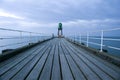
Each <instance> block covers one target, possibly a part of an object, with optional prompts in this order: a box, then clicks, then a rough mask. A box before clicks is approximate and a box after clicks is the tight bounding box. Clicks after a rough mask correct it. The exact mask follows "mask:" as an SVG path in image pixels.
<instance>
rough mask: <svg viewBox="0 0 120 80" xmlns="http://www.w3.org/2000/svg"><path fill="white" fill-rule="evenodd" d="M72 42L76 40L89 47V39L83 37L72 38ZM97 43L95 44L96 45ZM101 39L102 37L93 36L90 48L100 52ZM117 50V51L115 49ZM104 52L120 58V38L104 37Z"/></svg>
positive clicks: (90, 39) (90, 40) (90, 38)
mask: <svg viewBox="0 0 120 80" xmlns="http://www.w3.org/2000/svg"><path fill="white" fill-rule="evenodd" d="M71 39H72V40H76V41H78V42H80V41H81V43H82V44H84V45H86V46H87V38H86V37H82V38H81V39H80V37H76V38H74V37H72V38H71ZM94 43H95V44H94ZM100 44H101V37H100V36H94V38H93V36H91V37H89V39H88V47H90V48H94V49H96V50H100V48H101V46H100ZM114 48H117V49H114ZM103 50H105V51H107V52H106V53H107V54H110V55H112V56H116V57H118V58H120V37H118V36H106V37H105V36H104V38H103Z"/></svg>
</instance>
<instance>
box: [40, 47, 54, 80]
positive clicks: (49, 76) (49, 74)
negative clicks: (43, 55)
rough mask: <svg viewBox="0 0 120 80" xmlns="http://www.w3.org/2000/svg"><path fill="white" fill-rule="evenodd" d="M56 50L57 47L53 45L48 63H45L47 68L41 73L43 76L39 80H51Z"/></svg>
mask: <svg viewBox="0 0 120 80" xmlns="http://www.w3.org/2000/svg"><path fill="white" fill-rule="evenodd" d="M54 48H55V45H53V47H52V49H51V50H50V54H49V56H48V58H47V61H46V63H45V66H44V68H43V70H42V72H41V75H40V78H39V80H42V79H44V80H50V78H51V69H52V64H53V63H52V62H53V61H52V60H53V54H54ZM46 75H47V76H46Z"/></svg>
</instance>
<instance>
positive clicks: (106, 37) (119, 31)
mask: <svg viewBox="0 0 120 80" xmlns="http://www.w3.org/2000/svg"><path fill="white" fill-rule="evenodd" d="M98 33H99V34H98ZM106 33H108V34H106ZM113 33H116V35H112V34H113ZM96 34H97V35H96ZM77 35H79V36H76V35H72V36H69V37H68V38H70V39H71V40H74V41H79V42H80V43H84V42H85V43H86V46H87V47H89V46H90V45H97V46H99V50H100V52H103V49H104V48H103V47H107V48H110V49H114V50H118V52H120V28H115V29H108V30H99V31H91V32H86V33H83V34H80V33H78V34H77ZM85 35H86V36H85ZM114 37H116V38H114ZM95 40H96V41H97V40H99V41H98V42H96V41H95ZM106 41H109V43H110V42H112V41H113V42H117V43H116V44H119V46H113V45H112V44H111V45H108V44H105V42H106Z"/></svg>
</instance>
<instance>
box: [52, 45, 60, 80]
mask: <svg viewBox="0 0 120 80" xmlns="http://www.w3.org/2000/svg"><path fill="white" fill-rule="evenodd" d="M51 80H61V75H60V64H59V57H58V44H57V45H56V47H55V53H54V62H53V69H52V76H51Z"/></svg>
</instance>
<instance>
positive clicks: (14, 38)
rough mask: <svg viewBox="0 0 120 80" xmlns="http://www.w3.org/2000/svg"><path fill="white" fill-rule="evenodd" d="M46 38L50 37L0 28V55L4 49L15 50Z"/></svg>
mask: <svg viewBox="0 0 120 80" xmlns="http://www.w3.org/2000/svg"><path fill="white" fill-rule="evenodd" d="M48 38H51V35H48V34H45V33H37V32H30V31H22V30H14V29H6V28H0V53H1V52H2V50H5V49H15V48H18V47H21V46H24V45H27V44H30V43H36V42H38V41H42V40H45V39H48Z"/></svg>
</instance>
